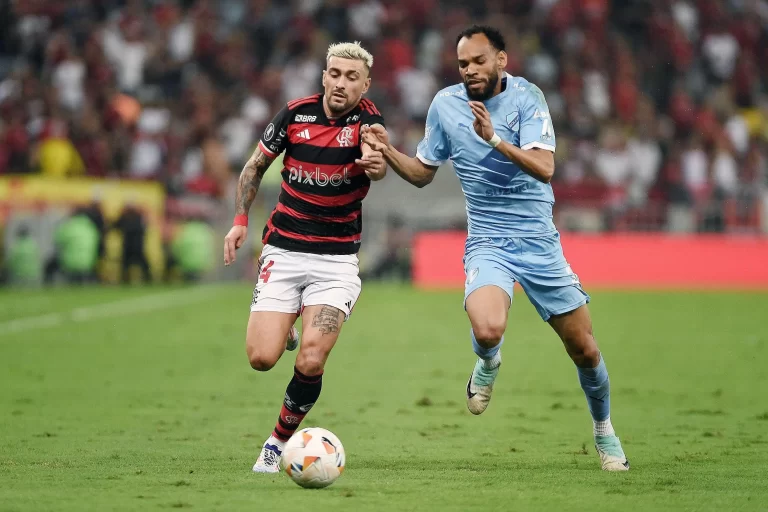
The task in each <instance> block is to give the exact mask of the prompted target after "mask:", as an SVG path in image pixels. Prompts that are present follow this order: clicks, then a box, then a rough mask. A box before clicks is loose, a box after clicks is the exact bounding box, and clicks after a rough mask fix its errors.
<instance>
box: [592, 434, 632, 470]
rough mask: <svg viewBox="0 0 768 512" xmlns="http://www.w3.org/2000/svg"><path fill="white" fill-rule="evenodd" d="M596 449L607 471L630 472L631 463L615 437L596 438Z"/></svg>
mask: <svg viewBox="0 0 768 512" xmlns="http://www.w3.org/2000/svg"><path fill="white" fill-rule="evenodd" d="M595 449H596V450H597V453H598V455H600V463H601V464H602V466H603V470H605V471H629V461H628V460H627V457H626V455H624V450H622V449H621V441H619V438H618V437H616V436H615V435H612V436H595Z"/></svg>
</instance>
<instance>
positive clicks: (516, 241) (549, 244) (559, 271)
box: [363, 26, 629, 471]
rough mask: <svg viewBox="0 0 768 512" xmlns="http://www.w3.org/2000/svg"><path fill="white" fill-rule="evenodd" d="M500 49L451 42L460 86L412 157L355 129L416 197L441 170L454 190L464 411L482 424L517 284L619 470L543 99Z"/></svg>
mask: <svg viewBox="0 0 768 512" xmlns="http://www.w3.org/2000/svg"><path fill="white" fill-rule="evenodd" d="M504 49H505V44H504V39H503V37H502V35H501V34H500V33H499V31H497V30H496V29H494V28H492V27H486V26H473V27H470V28H468V29H467V30H465V31H464V32H462V33H461V34H460V35H459V37H458V38H457V53H458V61H459V62H458V63H459V72H460V73H461V77H462V79H463V83H461V84H457V85H453V86H451V87H448V88H446V89H443V90H442V91H440V92H439V93H438V94H437V95H436V96H435V98H434V100H433V101H432V105H431V106H430V108H429V112H428V114H427V123H426V129H425V134H424V139H423V140H422V141H421V143H420V144H419V146H418V150H417V153H416V157H415V158H411V157H408V156H406V155H404V154H402V153H400V152H399V151H397V150H396V149H395V148H393V147H392V145H391V144H389V137H388V135H387V132H386V130H385V129H384V128H382V127H373V128H363V132H364V135H363V138H364V140H365V141H366V142H368V144H369V145H370V146H371V147H372V148H374V149H375V150H377V151H381V152H382V153H383V155H384V157H385V159H386V160H387V162H388V163H389V165H390V166H391V167H392V169H393V170H394V171H395V172H397V174H399V175H400V176H401V177H402V178H403V179H405V180H406V181H408V182H409V183H412V184H413V185H415V186H417V187H423V186H425V185H427V184H428V183H430V182H431V181H432V179H433V178H434V176H435V173H436V172H437V168H438V166H440V164H442V163H443V162H445V161H446V160H451V162H452V163H453V166H454V168H455V170H456V174H457V175H458V177H459V181H460V182H461V187H462V190H463V191H464V196H465V198H466V204H467V217H468V226H469V233H468V237H467V242H466V248H465V255H464V270H465V273H466V283H465V292H464V307H465V309H466V311H467V315H468V316H469V320H470V323H471V325H472V330H471V339H472V347H473V349H474V351H475V353H476V354H477V356H478V360H477V362H476V363H475V367H474V370H473V371H472V374H471V376H470V378H469V382H468V383H467V407H468V408H469V410H470V411H471V412H472V413H473V414H481V413H482V412H483V411H485V409H486V408H487V407H488V403H489V402H490V399H491V392H492V390H493V383H494V381H495V380H496V376H497V375H498V372H499V366H500V365H501V351H500V349H501V346H502V343H503V342H504V331H505V330H506V327H507V317H508V310H509V307H510V305H511V302H512V291H513V287H514V284H515V283H516V282H517V283H520V285H521V286H522V287H523V289H524V290H525V293H526V294H527V296H528V298H529V300H530V301H531V302H532V303H533V305H534V306H535V307H536V310H537V311H538V313H539V315H541V318H542V319H543V320H545V321H547V322H549V324H550V325H551V326H552V328H553V329H554V330H555V332H556V333H557V334H558V336H560V338H561V339H562V341H563V344H564V345H565V349H566V351H567V352H568V355H569V356H571V359H573V362H574V363H575V364H576V367H577V372H578V378H579V382H580V383H581V387H582V389H583V390H584V393H585V394H586V398H587V404H588V406H589V411H590V413H591V415H592V420H593V425H594V429H593V432H594V437H595V447H596V449H597V452H598V454H599V455H600V461H601V465H602V468H603V469H604V470H607V471H626V470H628V469H629V462H628V461H627V458H626V456H625V455H624V451H623V450H622V447H621V443H620V441H619V438H618V437H617V436H616V433H615V432H614V429H613V426H612V425H611V419H610V393H609V381H608V371H607V369H606V366H605V362H604V361H603V358H602V355H601V353H600V350H599V349H598V347H597V343H596V342H595V338H594V337H593V335H592V321H591V319H590V315H589V311H588V309H587V303H588V302H589V296H588V295H587V294H586V293H585V292H584V290H583V289H582V288H581V284H580V283H579V279H578V277H577V276H576V274H574V273H573V271H572V270H571V267H570V266H569V265H568V263H567V262H566V260H565V256H564V255H563V250H562V247H561V245H560V235H559V233H558V231H557V229H556V228H555V225H554V222H553V220H552V205H553V204H554V196H553V193H552V187H551V186H550V184H549V182H550V180H551V179H552V175H553V173H554V169H555V163H554V152H555V132H554V129H553V126H552V120H551V118H550V116H549V110H548V108H547V103H546V101H545V99H544V95H543V94H542V92H541V90H540V89H539V88H538V87H536V86H535V85H534V84H532V83H530V82H528V81H527V80H525V79H524V78H520V77H514V76H510V75H509V74H507V73H506V72H505V71H504V68H505V67H506V64H507V54H506V52H505V51H504Z"/></svg>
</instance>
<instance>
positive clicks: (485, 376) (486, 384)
mask: <svg viewBox="0 0 768 512" xmlns="http://www.w3.org/2000/svg"><path fill="white" fill-rule="evenodd" d="M498 374H499V367H498V366H497V367H496V368H493V369H492V370H489V369H487V368H486V367H485V365H484V364H483V360H482V359H478V360H477V362H476V363H475V369H474V370H473V371H472V375H470V376H469V381H468V382H467V409H469V412H471V413H472V414H482V413H483V411H485V410H486V409H487V408H488V404H489V403H490V401H491V393H492V392H493V382H494V381H495V380H496V375H498Z"/></svg>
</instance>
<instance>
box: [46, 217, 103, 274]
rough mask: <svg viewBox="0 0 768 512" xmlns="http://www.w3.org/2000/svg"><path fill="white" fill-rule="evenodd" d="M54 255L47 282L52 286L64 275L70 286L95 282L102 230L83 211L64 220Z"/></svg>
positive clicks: (59, 227)
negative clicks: (58, 276)
mask: <svg viewBox="0 0 768 512" xmlns="http://www.w3.org/2000/svg"><path fill="white" fill-rule="evenodd" d="M54 239H55V253H54V255H53V256H52V257H51V258H50V259H49V260H48V263H47V264H46V266H45V282H46V283H47V284H52V283H53V282H54V279H55V277H56V276H57V275H59V274H62V275H63V277H64V279H65V280H66V281H67V282H70V283H76V284H82V283H84V282H86V281H91V280H95V278H96V262H97V259H98V251H99V230H98V229H97V228H96V226H95V225H94V224H93V222H91V219H89V218H88V215H86V214H85V212H83V211H82V210H77V211H75V212H74V213H73V214H72V216H70V217H69V218H67V219H65V220H63V221H62V222H61V223H60V224H59V225H58V226H57V228H56V233H55V235H54Z"/></svg>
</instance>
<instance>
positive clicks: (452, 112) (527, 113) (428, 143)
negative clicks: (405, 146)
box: [416, 74, 555, 238]
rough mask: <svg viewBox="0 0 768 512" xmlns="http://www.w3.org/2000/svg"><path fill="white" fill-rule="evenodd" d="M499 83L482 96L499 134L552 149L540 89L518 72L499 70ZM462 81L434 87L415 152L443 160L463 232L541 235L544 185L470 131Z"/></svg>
mask: <svg viewBox="0 0 768 512" xmlns="http://www.w3.org/2000/svg"><path fill="white" fill-rule="evenodd" d="M504 80H505V82H506V88H505V89H504V90H503V91H502V92H501V93H500V94H498V95H496V96H494V97H493V98H491V99H489V100H487V101H485V102H484V104H485V107H486V108H487V109H488V112H490V114H491V122H492V123H493V127H494V128H495V129H496V133H497V134H498V135H499V137H501V139H502V140H505V141H507V142H511V143H513V144H514V145H516V146H518V147H520V148H522V149H531V148H541V149H545V150H549V151H552V152H554V151H555V131H554V129H553V127H552V120H551V119H550V117H549V108H548V107H547V102H546V101H545V99H544V94H542V92H541V90H540V89H539V88H538V87H536V86H535V85H534V84H532V83H530V82H528V81H527V80H525V79H524V78H519V77H513V76H511V75H509V74H505V78H504ZM467 101H468V99H467V93H466V89H465V88H464V84H457V85H452V86H450V87H447V88H445V89H443V90H442V91H440V92H439V93H438V94H437V95H436V96H435V99H434V100H433V101H432V104H431V105H430V107H429V113H428V114H427V125H426V129H425V131H424V139H423V140H422V141H421V143H420V144H419V146H418V150H417V153H416V156H417V157H418V158H419V160H421V161H422V162H423V163H425V164H427V165H435V166H436V165H440V164H442V163H443V162H445V161H446V160H450V161H451V162H452V163H453V166H454V168H455V170H456V174H457V175H458V177H459V181H460V182H461V188H462V190H463V191H464V197H465V199H466V204H467V222H468V226H469V235H470V236H481V237H495V238H498V237H517V236H543V235H548V234H552V233H554V232H555V225H554V223H553V221H552V205H553V204H554V202H555V198H554V195H553V194H552V187H551V186H550V185H548V184H546V183H542V182H540V181H537V180H536V179H534V178H532V177H531V176H529V175H528V174H526V173H525V172H523V171H522V170H521V169H520V168H519V167H518V166H517V165H516V164H514V163H512V162H511V161H510V160H509V159H507V157H505V156H504V155H502V154H501V153H500V152H499V151H497V150H495V149H493V148H492V147H491V146H489V145H488V143H487V142H485V141H484V140H483V139H481V138H480V136H478V135H477V134H476V133H475V130H474V128H473V127H472V123H473V121H474V116H473V115H472V110H470V108H469V105H468V104H467Z"/></svg>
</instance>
